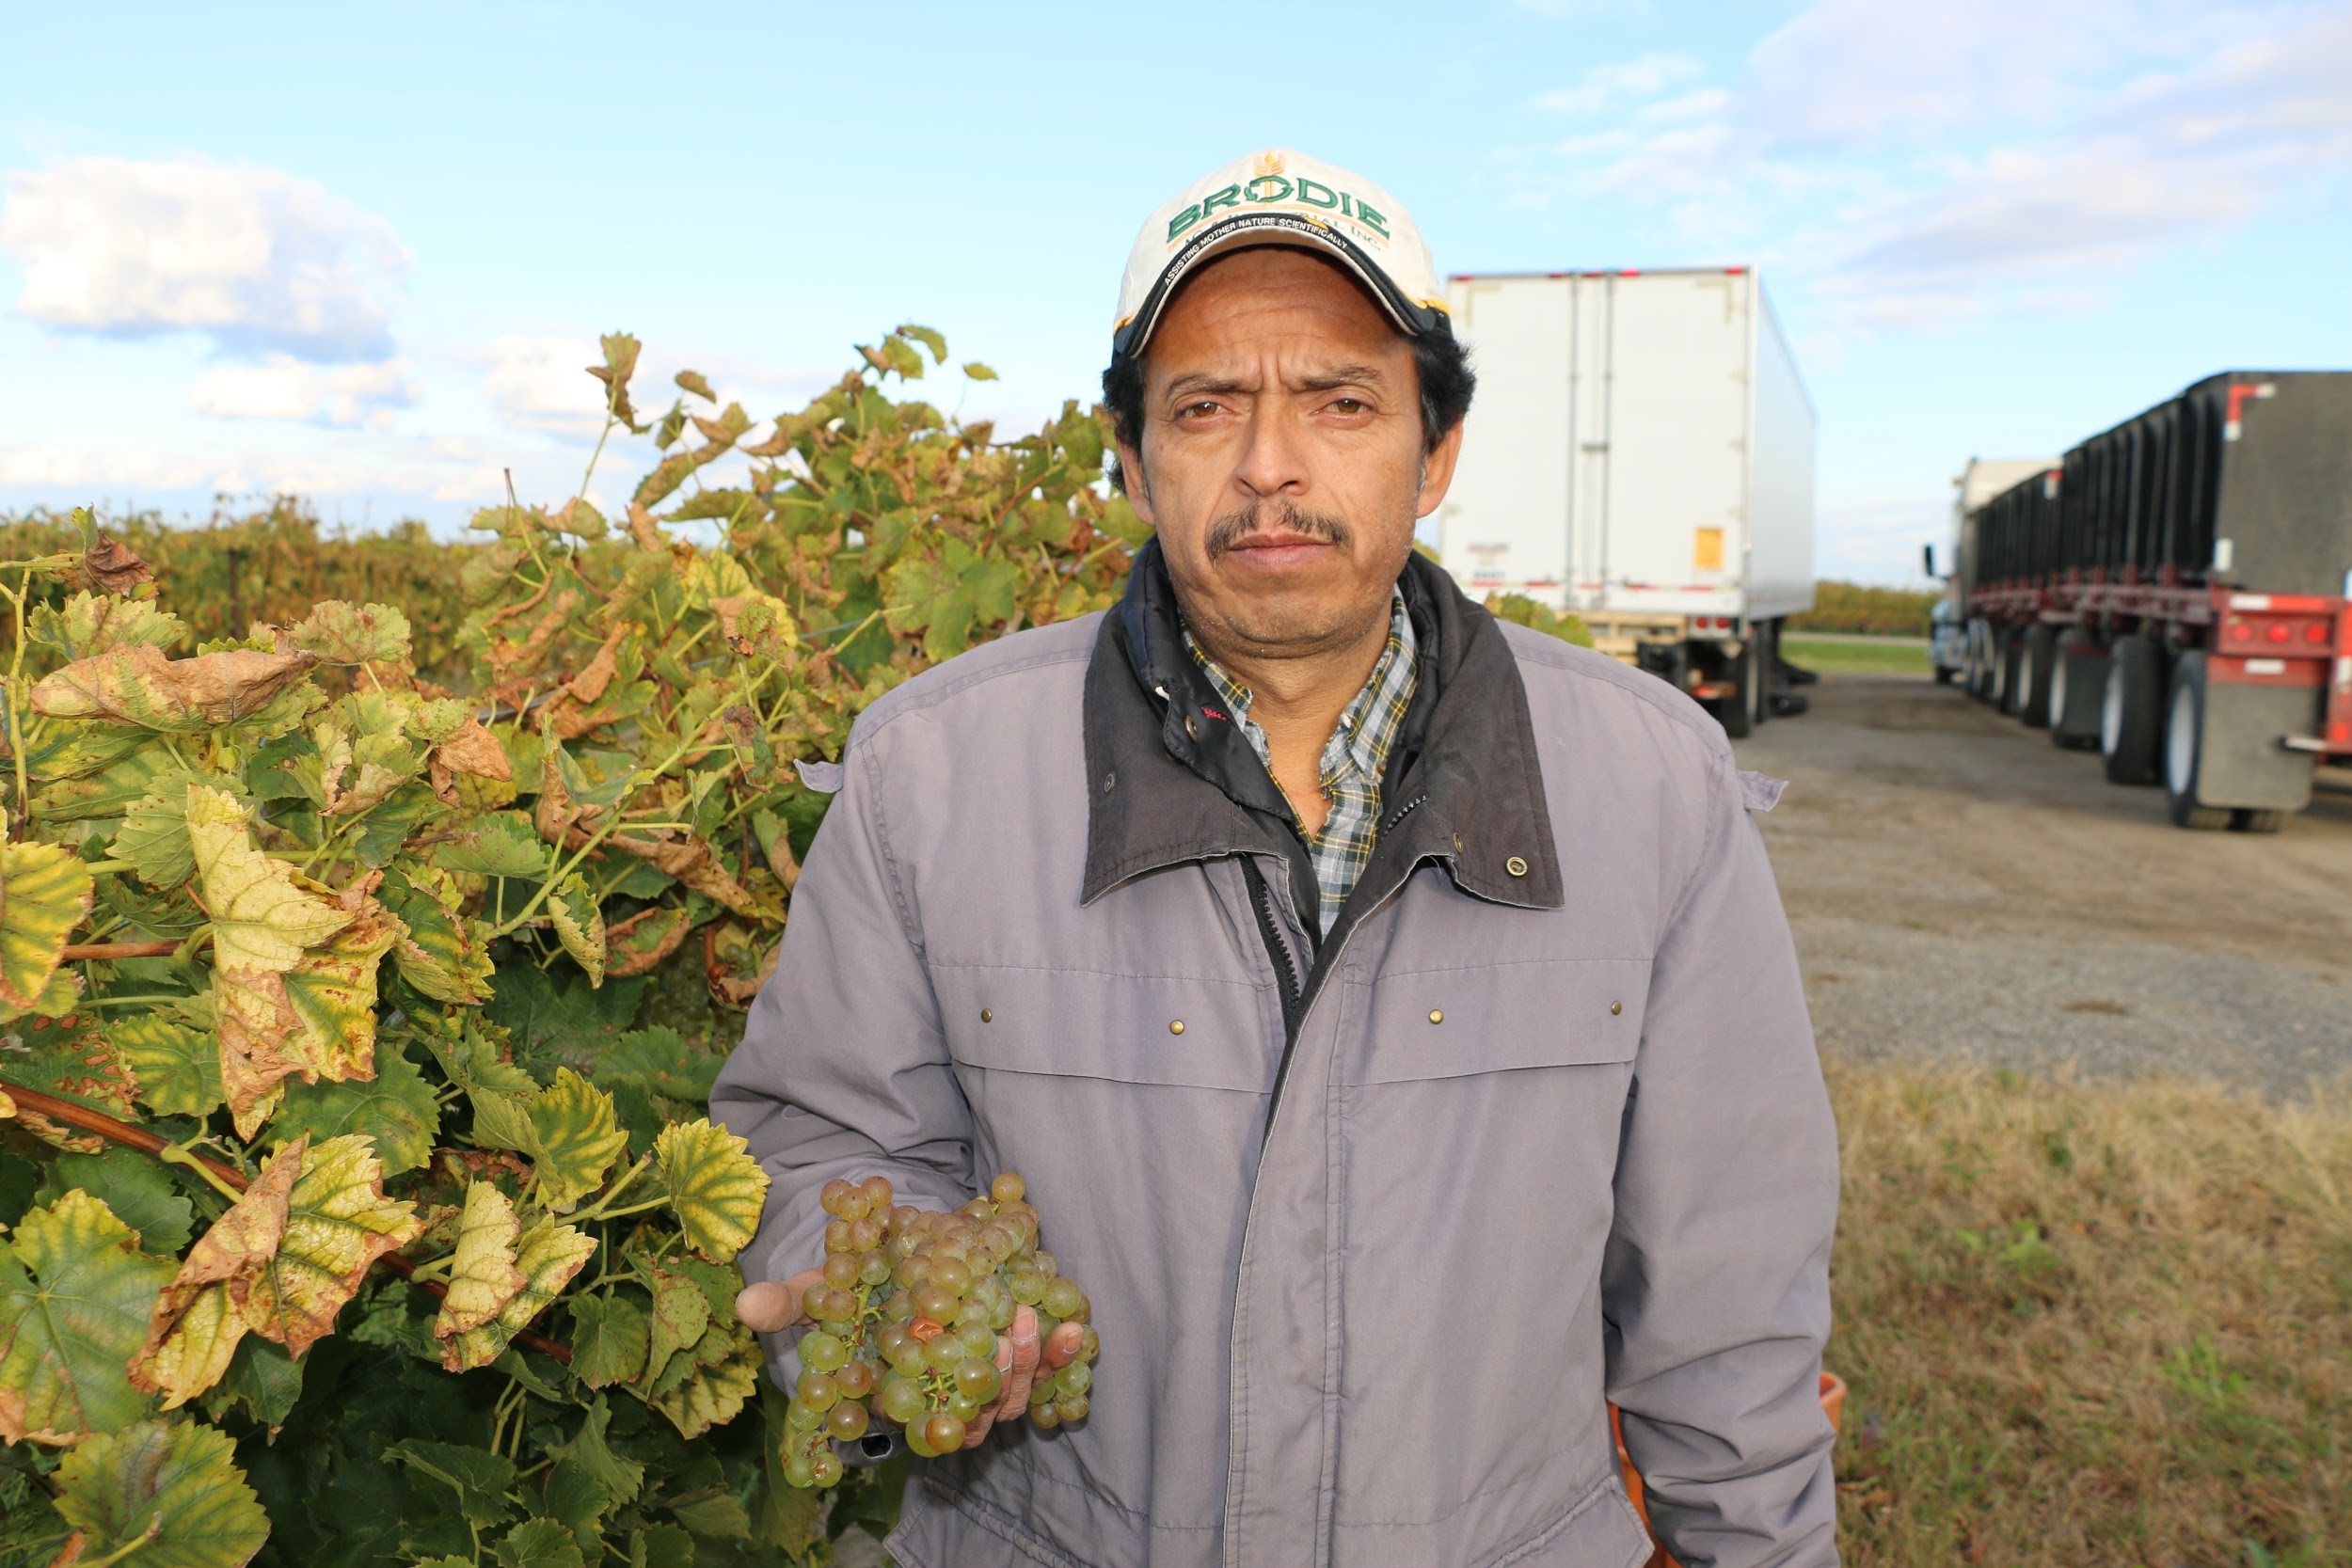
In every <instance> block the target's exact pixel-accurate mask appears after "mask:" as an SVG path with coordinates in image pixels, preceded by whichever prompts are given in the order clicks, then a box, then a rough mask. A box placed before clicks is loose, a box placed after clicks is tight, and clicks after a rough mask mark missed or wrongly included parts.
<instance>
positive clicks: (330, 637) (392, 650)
mask: <svg viewBox="0 0 2352 1568" xmlns="http://www.w3.org/2000/svg"><path fill="white" fill-rule="evenodd" d="M286 638H287V641H290V642H292V643H293V644H294V646H295V647H297V648H300V649H302V650H304V651H305V652H307V653H311V654H315V655H317V656H318V657H319V658H320V659H321V660H322V661H324V662H325V663H327V664H371V663H373V662H374V661H375V660H377V659H386V660H391V661H398V660H400V659H405V658H406V657H408V617H407V616H405V615H403V614H402V613H401V612H400V611H399V610H394V609H393V608H392V607H391V606H389V605H382V604H362V605H353V604H345V603H343V602H342V600H340V599H328V600H326V602H324V603H322V604H318V605H314V606H312V607H311V610H310V614H309V615H307V616H305V617H303V619H302V620H301V621H300V622H298V623H297V624H296V625H295V626H294V629H293V630H291V631H289V632H288V633H287V634H286Z"/></svg>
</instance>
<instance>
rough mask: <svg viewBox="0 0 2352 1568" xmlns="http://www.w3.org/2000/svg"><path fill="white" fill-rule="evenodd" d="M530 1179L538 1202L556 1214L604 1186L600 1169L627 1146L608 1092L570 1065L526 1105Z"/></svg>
mask: <svg viewBox="0 0 2352 1568" xmlns="http://www.w3.org/2000/svg"><path fill="white" fill-rule="evenodd" d="M531 1134H532V1139H531V1155H532V1180H533V1182H534V1184H535V1186H536V1189H537V1193H538V1196H539V1199H540V1201H541V1202H543V1203H545V1204H546V1205H547V1206H548V1208H549V1209H552V1210H554V1211H555V1212H558V1213H562V1212H564V1211H565V1210H568V1209H571V1208H573V1207H574V1206H575V1205H577V1204H578V1203H579V1202H580V1199H581V1198H583V1197H585V1196H588V1195H589V1194H590V1193H593V1192H595V1191H596V1189H597V1188H598V1187H601V1186H603V1185H604V1175H605V1172H606V1171H608V1170H610V1169H612V1162H613V1161H614V1160H617V1159H619V1158H620V1157H621V1155H622V1153H623V1152H624V1151H625V1150H626V1149H627V1148H628V1133H626V1132H622V1131H621V1128H620V1123H619V1121H618V1119H617V1118H616V1117H614V1115H613V1111H612V1096H611V1095H609V1094H607V1093H605V1092H604V1091H603V1090H602V1089H599V1088H597V1087H596V1085H592V1084H590V1083H589V1082H588V1081H587V1080H586V1079H585V1078H582V1077H581V1076H580V1074H579V1073H577V1072H574V1071H573V1070H572V1069H570V1068H558V1069H556V1070H555V1082H554V1083H552V1084H550V1085H548V1086H547V1087H546V1088H544V1089H542V1090H540V1091H539V1094H538V1096H537V1098H536V1099H534V1100H533V1101H532V1105H531Z"/></svg>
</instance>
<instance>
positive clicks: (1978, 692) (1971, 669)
mask: <svg viewBox="0 0 2352 1568" xmlns="http://www.w3.org/2000/svg"><path fill="white" fill-rule="evenodd" d="M1992 648H1993V627H1992V626H1991V624H1990V623H1988V622H1987V621H1985V620H1984V619H1983V618H1982V617H1979V618H1977V619H1975V620H1972V621H1970V622H1969V623H1968V650H1967V658H1968V663H1967V672H1968V679H1967V687H1968V695H1970V696H1971V697H1974V698H1975V699H1976V700H1977V701H1979V702H1980V703H1981V702H1983V701H1984V700H1985V699H1986V698H1987V697H1989V696H1990V695H1992V691H1993V680H1992V676H1991V673H1990V672H1991V670H1992V667H1993V656H1992Z"/></svg>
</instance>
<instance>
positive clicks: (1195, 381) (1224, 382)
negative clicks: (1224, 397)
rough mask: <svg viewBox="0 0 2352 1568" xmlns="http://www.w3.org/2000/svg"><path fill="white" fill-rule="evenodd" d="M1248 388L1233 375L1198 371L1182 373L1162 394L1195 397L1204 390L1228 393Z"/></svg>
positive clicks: (1176, 396) (1173, 396) (1243, 390)
mask: <svg viewBox="0 0 2352 1568" xmlns="http://www.w3.org/2000/svg"><path fill="white" fill-rule="evenodd" d="M1248 390H1249V388H1248V387H1247V386H1246V385H1244V384H1243V383H1241V382H1239V381H1236V380H1234V379H1233V378H1232V376H1229V375H1211V374H1209V373H1208V372H1204V371H1196V372H1193V373H1192V374H1190V375H1180V376H1178V377H1177V378H1176V379H1175V380H1173V381H1171V382H1169V383H1168V387H1167V388H1166V389H1165V390H1164V391H1162V392H1161V393H1160V395H1161V396H1162V397H1168V398H1184V397H1195V396H1198V395H1199V394H1200V393H1202V392H1215V393H1219V394H1226V393H1232V392H1246V391H1248Z"/></svg>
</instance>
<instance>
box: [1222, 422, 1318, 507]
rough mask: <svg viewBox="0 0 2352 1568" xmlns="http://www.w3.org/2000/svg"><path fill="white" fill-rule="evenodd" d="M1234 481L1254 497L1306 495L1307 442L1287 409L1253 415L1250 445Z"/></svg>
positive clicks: (1245, 448)
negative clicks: (1302, 437)
mask: <svg viewBox="0 0 2352 1568" xmlns="http://www.w3.org/2000/svg"><path fill="white" fill-rule="evenodd" d="M1233 479H1234V482H1235V483H1237V484H1238V485H1239V486H1240V487H1241V488H1242V489H1243V490H1244V491H1246V492H1247V493H1248V494H1249V495H1252V496H1280V495H1290V496H1299V495H1304V494H1305V493H1306V491H1307V454H1306V442H1305V441H1304V440H1303V439H1301V436H1300V432H1299V430H1298V426H1297V423H1296V421H1295V420H1292V419H1291V418H1290V417H1289V415H1288V412H1287V411H1286V410H1283V409H1280V408H1267V407H1263V406H1261V407H1259V408H1258V409H1256V410H1254V411H1253V412H1252V413H1251V415H1250V417H1249V426H1248V445H1247V446H1245V447H1244V448H1243V449H1242V453H1241V461H1240V462H1239V464H1238V465H1237V466H1236V467H1235V468H1234V470H1233Z"/></svg>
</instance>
